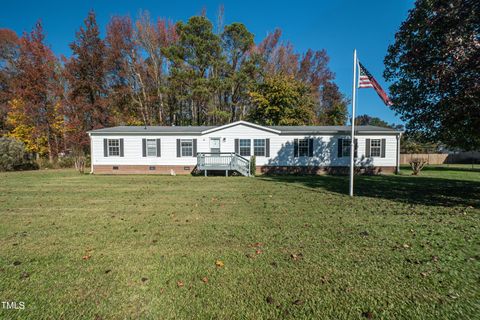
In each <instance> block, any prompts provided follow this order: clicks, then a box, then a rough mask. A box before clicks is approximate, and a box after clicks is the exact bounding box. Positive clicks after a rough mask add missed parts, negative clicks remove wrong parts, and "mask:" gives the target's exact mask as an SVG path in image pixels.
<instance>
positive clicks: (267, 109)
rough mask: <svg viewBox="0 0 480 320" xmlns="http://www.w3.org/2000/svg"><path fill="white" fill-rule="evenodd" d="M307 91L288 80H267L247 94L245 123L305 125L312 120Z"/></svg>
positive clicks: (303, 86) (305, 88)
mask: <svg viewBox="0 0 480 320" xmlns="http://www.w3.org/2000/svg"><path fill="white" fill-rule="evenodd" d="M310 93H311V92H310V88H309V87H308V86H306V85H305V84H304V83H302V82H300V81H297V80H295V79H293V78H292V77H290V76H282V75H277V76H273V77H267V78H266V79H265V82H263V83H260V84H258V85H257V86H256V88H255V89H254V90H252V91H251V92H250V97H251V100H252V104H253V107H252V109H251V111H250V114H249V120H250V121H252V122H255V123H258V124H262V125H269V126H272V125H308V124H312V123H313V120H314V112H313V105H314V102H313V98H312V96H311V94H310Z"/></svg>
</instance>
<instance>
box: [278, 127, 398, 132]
mask: <svg viewBox="0 0 480 320" xmlns="http://www.w3.org/2000/svg"><path fill="white" fill-rule="evenodd" d="M269 128H272V129H275V130H278V131H281V132H282V133H294V132H298V133H303V132H305V133H315V132H319V133H328V132H333V133H339V132H350V131H351V130H352V127H351V126H270V127H269ZM355 131H356V132H382V133H386V132H392V133H393V132H399V131H397V130H395V129H392V128H384V127H377V126H356V127H355Z"/></svg>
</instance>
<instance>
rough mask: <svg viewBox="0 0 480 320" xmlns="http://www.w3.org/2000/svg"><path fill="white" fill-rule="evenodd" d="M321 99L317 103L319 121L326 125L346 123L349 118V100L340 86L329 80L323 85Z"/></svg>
mask: <svg viewBox="0 0 480 320" xmlns="http://www.w3.org/2000/svg"><path fill="white" fill-rule="evenodd" d="M319 94H320V101H319V102H318V103H317V104H316V113H317V123H318V124H320V125H324V126H342V125H345V123H346V122H347V118H348V110H347V104H348V100H347V99H346V98H345V96H344V95H343V94H342V93H341V92H340V90H339V88H338V86H337V85H336V84H335V83H333V82H331V81H329V82H327V83H325V84H324V85H323V87H322V88H321V90H320V92H319Z"/></svg>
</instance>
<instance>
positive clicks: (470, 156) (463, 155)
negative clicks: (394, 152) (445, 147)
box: [400, 152, 480, 164]
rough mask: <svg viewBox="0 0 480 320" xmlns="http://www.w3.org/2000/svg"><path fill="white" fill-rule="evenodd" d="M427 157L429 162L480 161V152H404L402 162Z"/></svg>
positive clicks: (405, 162) (406, 162)
mask: <svg viewBox="0 0 480 320" xmlns="http://www.w3.org/2000/svg"><path fill="white" fill-rule="evenodd" d="M415 158H422V159H426V160H427V162H428V164H444V163H480V152H459V153H402V154H401V155H400V164H408V163H409V162H410V160H411V159H415Z"/></svg>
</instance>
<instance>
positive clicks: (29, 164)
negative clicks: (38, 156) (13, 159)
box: [14, 161, 40, 171]
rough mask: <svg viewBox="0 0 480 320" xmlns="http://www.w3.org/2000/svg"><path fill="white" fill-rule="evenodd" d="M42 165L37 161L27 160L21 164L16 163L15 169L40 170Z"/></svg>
mask: <svg viewBox="0 0 480 320" xmlns="http://www.w3.org/2000/svg"><path fill="white" fill-rule="evenodd" d="M38 169H40V167H39V166H38V163H36V162H35V161H25V162H23V163H21V164H19V165H16V166H15V168H14V170H18V171H25V170H38Z"/></svg>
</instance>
